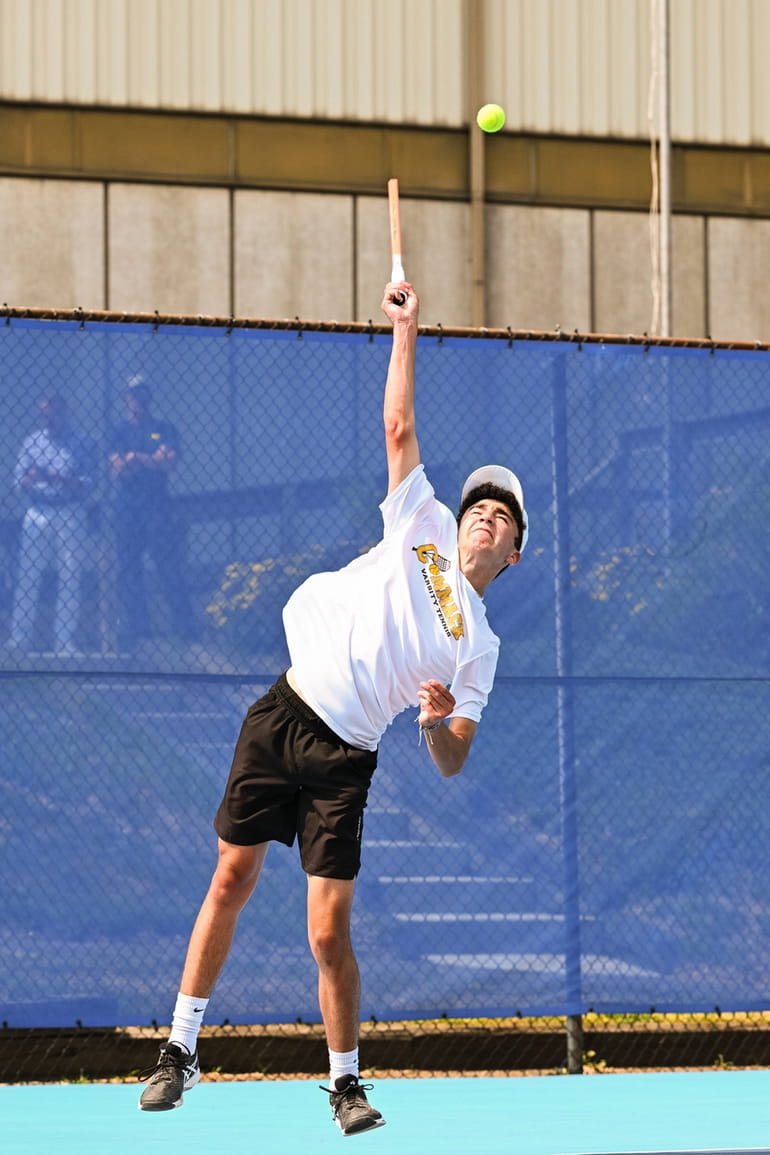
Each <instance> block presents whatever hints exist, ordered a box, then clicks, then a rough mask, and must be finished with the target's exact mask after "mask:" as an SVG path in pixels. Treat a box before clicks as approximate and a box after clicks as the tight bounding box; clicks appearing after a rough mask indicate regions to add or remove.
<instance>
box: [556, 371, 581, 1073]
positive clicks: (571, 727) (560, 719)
mask: <svg viewBox="0 0 770 1155" xmlns="http://www.w3.org/2000/svg"><path fill="white" fill-rule="evenodd" d="M566 356H567V354H566V352H565V354H564V356H562V357H559V358H557V359H556V360H555V363H554V374H553V401H552V405H553V409H552V439H551V444H552V459H551V461H552V466H551V469H552V472H551V484H552V498H553V519H554V541H555V547H554V562H553V578H554V605H555V614H554V617H555V633H556V638H555V641H556V674H557V677H558V679H559V681H558V688H557V691H556V702H557V727H558V749H559V792H560V798H559V804H560V809H561V836H562V855H563V868H564V943H565V946H564V969H565V992H564V993H565V1002H566V1004H567V1007H569V1008H571V1009H573V1010H574V1012H575V1013H573V1014H570V1015H568V1016H567V1070H568V1072H569V1074H571V1075H572V1074H580V1073H581V1072H582V1070H583V1029H582V1019H581V1017H580V1012H579V1007H580V1006H581V1003H582V977H581V947H580V866H579V856H578V829H577V781H576V777H575V708H574V701H573V686H572V674H573V668H572V667H573V662H572V614H571V600H570V549H571V540H570V515H569V463H568V451H567V446H568V440H567V381H566V370H565V358H566Z"/></svg>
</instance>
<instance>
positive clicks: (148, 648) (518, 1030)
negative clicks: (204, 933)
mask: <svg viewBox="0 0 770 1155" xmlns="http://www.w3.org/2000/svg"><path fill="white" fill-rule="evenodd" d="M389 349H390V338H389V333H388V332H387V330H386V329H384V328H383V327H380V326H373V325H369V326H361V325H358V326H355V325H352V326H348V327H345V328H342V327H340V326H334V325H328V326H324V325H320V324H319V325H314V326H308V325H303V324H301V323H299V322H296V323H288V322H283V323H280V322H272V323H271V322H262V323H257V322H245V321H239V320H236V319H232V318H231V319H227V320H221V321H220V320H217V319H210V318H178V317H177V318H170V317H158V316H154V317H146V316H142V317H130V318H128V317H125V316H124V317H117V316H112V315H108V314H88V315H86V314H82V313H68V314H55V315H54V314H42V313H39V314H36V313H30V312H26V313H22V312H19V311H14V310H9V309H6V310H4V311H3V322H2V324H0V374H1V375H2V397H3V401H2V406H3V421H2V424H1V425H0V443H1V444H2V450H3V454H2V461H3V462H4V476H3V479H2V484H1V485H0V494H1V496H0V647H1V648H0V678H1V679H2V706H0V726H1V727H2V765H1V766H0V797H1V798H2V807H1V808H0V828H1V829H2V855H3V897H2V912H3V919H2V929H0V975H1V976H2V977H1V978H0V1024H2V1026H1V1027H0V1079H4V1080H5V1081H16V1080H29V1079H45V1078H51V1077H66V1078H77V1077H80V1076H86V1077H90V1078H96V1077H111V1076H123V1075H126V1074H128V1073H129V1072H131V1071H133V1070H136V1069H137V1068H138V1067H141V1066H143V1065H145V1064H146V1062H147V1061H149V1060H148V1055H149V1057H152V1054H153V1053H154V1048H155V1042H156V1041H157V1039H159V1038H162V1037H165V1027H166V1024H167V1023H168V1021H169V1018H170V1014H171V1010H172V1007H173V1000H174V997H175V994H176V989H177V985H178V978H179V973H180V969H181V964H182V959H183V953H184V949H185V946H186V941H187V935H188V933H189V929H190V927H191V924H192V920H193V918H194V916H195V913H196V911H197V907H198V904H199V902H200V899H201V898H202V895H203V893H204V891H205V888H206V885H207V883H208V879H209V877H210V873H211V870H212V868H213V865H214V855H215V838H214V834H213V830H212V829H211V818H212V816H213V813H214V810H215V809H216V805H217V803H218V800H219V796H220V792H221V789H222V787H223V784H224V780H225V777H226V774H227V769H228V766H229V758H230V754H231V751H232V746H233V744H234V740H235V737H236V736H237V732H238V728H239V725H240V720H241V717H242V715H243V713H244V711H245V709H246V708H247V706H248V705H249V704H250V702H251V701H252V700H253V698H254V697H256V696H257V695H258V694H259V693H261V692H262V691H263V690H264V689H265V688H266V687H267V686H269V685H270V684H271V683H272V681H273V680H274V678H275V677H276V675H277V674H278V673H280V671H281V670H282V669H284V668H285V666H286V664H287V657H288V656H287V654H286V652H285V646H284V641H283V634H282V629H281V608H282V605H283V603H284V602H285V600H286V598H287V596H288V594H289V593H290V592H291V590H292V589H294V588H295V586H296V585H297V584H298V583H299V582H300V581H302V580H303V579H304V577H306V576H307V575H308V574H310V573H312V572H315V571H317V570H321V569H332V568H337V567H338V566H340V565H342V564H344V563H345V562H347V561H348V560H350V559H351V558H352V557H354V556H356V554H358V553H359V552H362V551H363V550H365V549H367V548H368V547H369V546H371V545H372V544H374V542H375V541H377V540H378V538H379V536H380V525H381V522H380V515H379V511H378V504H379V502H380V501H381V500H382V497H383V495H384V493H385V488H386V472H385V457H384V448H383V438H382V430H381V416H380V414H381V397H382V388H383V383H384V379H385V373H386V368H387V359H388V355H389ZM769 353H770V350H768V349H767V348H766V347H752V348H748V347H740V348H738V347H729V348H728V347H725V346H717V345H713V344H710V343H707V342H689V343H687V342H675V341H669V342H660V343H657V344H653V343H651V342H649V341H645V340H638V341H637V340H631V339H629V340H624V341H621V340H619V339H612V338H598V337H587V336H580V335H577V334H575V335H573V336H572V337H571V338H568V339H565V338H564V337H562V336H559V335H544V334H524V333H514V332H511V331H505V332H503V331H498V330H495V331H473V330H454V331H448V330H441V329H440V328H435V329H433V328H431V329H428V328H426V329H423V330H422V331H421V336H420V342H419V348H418V365H417V392H418V403H417V404H418V427H419V433H420V441H421V448H422V452H423V458H424V460H425V462H426V468H427V472H428V476H429V477H430V479H431V481H432V482H433V485H434V487H435V489H436V492H437V495H438V496H439V498H440V499H441V500H443V501H445V502H446V503H447V504H448V505H450V506H451V507H453V508H454V507H456V505H457V501H458V495H459V491H460V487H461V484H462V481H463V479H464V478H465V476H466V475H467V474H468V473H469V472H470V471H471V470H472V469H473V468H475V467H476V466H478V465H479V464H481V463H484V462H489V461H499V462H501V463H504V464H508V465H510V466H512V467H513V468H514V469H515V470H516V471H517V472H518V473H519V475H520V476H521V477H522V479H523V481H524V487H525V492H526V500H527V507H528V511H529V514H530V519H531V536H530V544H529V546H528V549H527V552H526V554H525V556H524V560H523V562H522V564H521V565H520V566H518V567H516V569H515V570H512V571H510V572H508V573H506V574H505V575H503V576H502V577H501V578H500V579H499V580H498V581H496V582H495V583H493V585H492V587H490V589H489V591H488V594H487V598H486V601H487V605H488V614H489V618H490V621H491V623H492V626H493V628H494V629H495V631H496V632H497V633H498V634H499V635H500V637H501V640H502V647H501V658H500V663H499V666H498V678H497V682H496V686H495V691H494V693H493V695H492V697H491V699H490V703H489V705H488V707H487V710H486V712H485V716H484V719H483V722H482V725H481V727H480V729H479V734H478V737H477V739H476V743H475V744H474V751H473V757H472V760H471V764H470V765H469V766H468V767H467V768H466V771H465V772H464V773H463V774H462V775H461V776H460V778H459V779H455V780H452V781H450V782H447V781H443V780H440V779H439V778H438V776H437V775H435V772H432V767H431V764H430V761H429V759H428V758H427V756H426V754H425V751H424V750H423V749H419V748H418V745H417V733H416V727H415V725H414V719H413V717H407V716H406V715H402V716H401V717H399V718H398V719H397V720H396V722H395V723H394V725H393V726H392V727H391V730H390V731H389V732H388V734H387V735H386V736H385V738H384V740H383V743H382V747H381V752H380V765H379V768H378V771H377V774H376V776H375V780H374V785H373V789H372V792H371V796H370V804H369V808H368V810H367V821H366V832H365V836H364V861H363V869H362V873H361V876H360V881H359V885H358V888H357V898H356V907H355V912H354V936H355V944H356V949H357V953H358V956H359V962H360V964H361V969H362V974H363V1003H362V1013H363V1015H364V1018H365V1022H364V1024H363V1033H362V1061H363V1062H364V1064H367V1065H369V1067H370V1068H371V1069H378V1070H399V1071H410V1070H414V1071H422V1072H424V1071H426V1070H427V1071H433V1070H435V1071H446V1070H458V1071H465V1072H467V1071H482V1070H484V1071H486V1070H506V1071H516V1070H534V1069H537V1070H552V1071H561V1070H568V1071H577V1070H580V1069H586V1070H605V1069H614V1068H617V1067H626V1068H627V1067H648V1066H682V1065H696V1066H714V1065H717V1066H718V1065H731V1064H735V1065H752V1064H760V1065H764V1064H766V1063H767V1061H768V1051H767V1038H768V1026H767V1013H768V1012H770V992H769V991H768V987H767V975H768V973H770V899H768V894H770V865H768V856H767V845H768V841H769V840H770V812H769V811H768V805H767V798H768V796H769V795H770V791H768V787H769V786H770V758H769V757H768V743H767V737H766V733H765V731H764V723H765V719H766V718H767V716H768V705H770V701H769V698H770V695H769V694H768V667H769V666H770V630H768V610H769V606H768V600H769V595H768V587H767V572H768V561H769V560H770V559H769V558H768V553H770V544H769V539H768V535H767V529H766V517H767V510H768V508H770V436H769V434H770V405H769V404H768V372H769V369H768V366H770V361H769V360H768V356H769ZM208 1019H209V1025H208V1026H207V1027H206V1028H204V1036H205V1038H206V1051H205V1055H204V1061H205V1062H206V1063H207V1065H208V1066H209V1067H210V1068H211V1069H219V1070H221V1071H222V1072H226V1073H229V1074H231V1075H237V1074H239V1073H249V1074H252V1075H254V1074H263V1075H266V1076H269V1075H280V1074H282V1073H294V1074H297V1073H299V1074H302V1073H308V1074H316V1073H317V1074H321V1073H322V1072H323V1071H324V1069H325V1064H326V1056H325V1044H324V1042H323V1034H322V1030H321V1028H320V1025H319V1015H318V1011H317V1007H316V1001H315V968H314V964H313V963H312V960H311V958H310V955H309V951H308V949H307V946H306V942H305V929H304V886H303V883H302V878H301V870H300V868H299V865H298V863H297V861H296V856H295V854H294V852H292V851H289V850H287V849H286V848H285V847H280V846H275V847H272V848H271V850H270V853H269V854H268V858H267V863H266V867H265V871H264V875H263V880H262V881H261V883H260V886H259V887H258V888H257V892H256V894H255V896H254V897H253V899H252V900H251V902H250V904H249V905H248V906H247V908H246V910H245V911H244V913H243V915H242V918H241V921H240V924H239V928H238V932H237V936H236V942H235V946H234V949H233V952H232V954H231V957H230V959H229V960H228V963H227V966H226V968H225V971H224V973H223V975H222V977H221V979H220V983H219V985H218V987H217V989H216V991H215V993H214V997H213V998H212V1002H211V1007H210V1011H209V1015H208Z"/></svg>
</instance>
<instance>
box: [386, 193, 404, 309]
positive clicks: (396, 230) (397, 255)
mask: <svg viewBox="0 0 770 1155" xmlns="http://www.w3.org/2000/svg"><path fill="white" fill-rule="evenodd" d="M388 208H389V209H390V256H391V261H392V264H391V272H390V279H391V281H405V280H406V276H405V274H404V266H403V265H402V263H401V259H402V258H401V207H400V204H399V197H398V178H397V177H395V176H392V177H391V178H390V180H389V181H388ZM393 300H394V301H395V302H396V304H397V305H405V304H406V293H394V294H393Z"/></svg>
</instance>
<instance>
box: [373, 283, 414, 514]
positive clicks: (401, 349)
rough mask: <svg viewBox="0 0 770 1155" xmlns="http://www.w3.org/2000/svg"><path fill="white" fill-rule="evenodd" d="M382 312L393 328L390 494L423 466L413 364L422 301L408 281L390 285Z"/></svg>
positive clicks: (386, 413)
mask: <svg viewBox="0 0 770 1155" xmlns="http://www.w3.org/2000/svg"><path fill="white" fill-rule="evenodd" d="M398 294H406V300H405V301H404V303H403V304H398V303H397V295H398ZM382 311H383V312H384V313H385V315H386V316H387V317H388V319H389V320H390V322H391V324H392V325H393V346H392V348H391V352H390V362H389V364H388V376H387V380H386V382H385V400H384V403H383V421H384V425H385V451H386V454H387V459H388V493H392V492H393V490H394V489H396V487H397V486H398V485H400V484H401V482H402V481H403V480H404V478H405V477H407V476H408V475H409V474H410V473H411V472H412V470H413V469H414V468H415V466H417V465H419V463H420V447H419V445H418V443H417V433H416V430H415V419H414V363H415V352H416V348H417V326H418V323H419V316H420V301H419V298H418V297H417V294H416V293H415V291H414V289H413V288H412V286H411V285H410V284H409V283H408V282H407V281H400V282H398V283H396V282H391V283H389V284H388V285H386V287H385V296H384V297H383V301H382Z"/></svg>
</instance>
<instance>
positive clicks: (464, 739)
mask: <svg viewBox="0 0 770 1155" xmlns="http://www.w3.org/2000/svg"><path fill="white" fill-rule="evenodd" d="M477 728H478V723H477V722H472V721H471V720H470V718H450V719H449V721H448V722H441V723H440V724H439V725H438V726H437V727H436V729H435V730H425V731H424V734H425V738H426V740H427V741H426V744H427V747H428V752H429V754H430V756H431V758H432V759H433V762H434V764H435V766H436V769H437V770H438V772H439V774H440V775H441V777H442V778H454V776H455V775H456V774H459V773H460V771H461V770H462V768H463V766H464V765H465V760H466V758H467V757H468V753H469V751H470V748H471V743H472V742H473V739H474V737H475V735H476V730H477Z"/></svg>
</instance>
